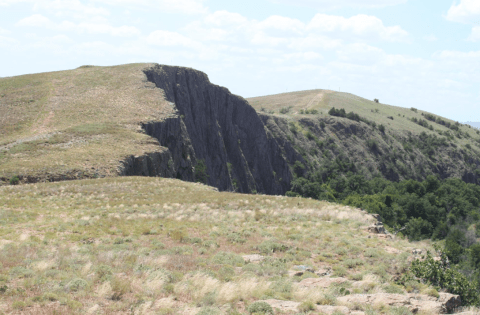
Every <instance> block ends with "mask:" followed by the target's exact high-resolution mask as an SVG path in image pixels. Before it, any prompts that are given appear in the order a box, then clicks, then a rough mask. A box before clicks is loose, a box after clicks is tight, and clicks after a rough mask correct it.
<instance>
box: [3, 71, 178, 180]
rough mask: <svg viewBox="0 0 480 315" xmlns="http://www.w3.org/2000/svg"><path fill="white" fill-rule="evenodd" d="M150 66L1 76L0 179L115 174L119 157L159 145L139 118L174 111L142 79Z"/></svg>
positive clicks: (164, 115)
mask: <svg viewBox="0 0 480 315" xmlns="http://www.w3.org/2000/svg"><path fill="white" fill-rule="evenodd" d="M148 66H150V65H149V64H130V65H123V66H116V67H93V66H83V67H80V68H78V69H75V70H69V71H59V72H49V73H39V74H30V75H23V76H18V77H11V78H0V178H3V179H4V180H5V179H9V178H11V177H12V176H14V175H19V174H24V175H27V174H28V175H29V176H32V177H35V176H39V177H42V176H43V177H45V176H47V175H46V174H50V176H54V175H55V174H63V175H67V174H68V176H69V177H70V178H72V177H73V178H75V177H80V178H81V177H94V176H109V175H115V174H116V171H117V167H118V165H119V161H121V160H123V159H124V158H125V156H127V155H136V154H143V153H144V152H154V151H158V150H160V148H159V146H158V143H157V142H156V141H155V140H154V139H152V138H150V137H147V136H146V135H143V134H141V133H139V132H138V131H139V129H140V127H139V122H142V121H150V120H160V119H162V118H165V117H168V116H169V115H171V114H172V113H173V111H174V110H173V106H172V105H171V104H169V103H168V102H166V101H164V98H163V95H162V91H161V90H159V89H155V88H154V84H152V83H150V82H148V81H147V80H146V77H145V74H144V73H143V71H142V70H143V69H145V68H146V67H148ZM119 143H121V145H119ZM77 173H78V174H79V175H77Z"/></svg>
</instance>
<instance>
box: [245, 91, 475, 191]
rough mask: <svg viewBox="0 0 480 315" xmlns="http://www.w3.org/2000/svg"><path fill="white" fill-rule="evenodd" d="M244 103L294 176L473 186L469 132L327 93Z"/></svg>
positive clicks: (443, 120)
mask: <svg viewBox="0 0 480 315" xmlns="http://www.w3.org/2000/svg"><path fill="white" fill-rule="evenodd" d="M248 101H249V102H250V104H251V105H252V106H253V107H254V108H255V109H256V110H257V112H258V113H259V114H260V116H261V117H262V119H263V121H264V124H265V126H266V127H267V129H268V130H270V131H271V132H272V136H273V137H275V138H276V139H277V141H278V142H279V143H281V144H283V146H284V147H285V148H288V147H290V146H292V147H293V148H294V149H295V152H297V153H298V155H297V156H291V157H290V159H289V163H290V165H293V164H294V163H297V166H298V167H297V171H298V174H297V175H302V176H303V175H305V174H306V173H307V172H311V171H315V170H318V169H322V168H323V169H325V168H327V169H328V171H327V173H328V172H334V173H337V172H340V173H345V174H346V173H348V172H352V171H353V172H355V173H359V174H363V175H365V176H366V177H367V178H369V177H372V176H378V175H380V176H382V177H384V178H386V179H389V180H393V181H399V180H402V179H417V180H422V179H424V178H425V177H426V176H427V175H429V174H438V175H439V176H440V177H441V178H449V177H457V178H462V179H463V180H465V181H467V182H475V183H478V182H479V177H478V175H477V174H480V168H479V165H480V159H479V156H480V153H479V152H480V151H479V148H480V136H479V133H480V131H478V130H475V129H474V128H471V127H470V126H469V125H464V124H460V123H458V122H455V121H453V120H449V119H447V118H443V117H440V116H437V115H434V114H431V113H428V112H423V111H421V110H418V109H415V108H402V107H397V106H392V105H386V104H381V103H377V102H376V101H372V100H367V99H364V98H361V97H358V96H356V95H352V94H349V93H341V92H335V91H331V90H309V91H299V92H292V93H283V94H277V95H269V96H262V97H254V98H249V99H248ZM332 108H335V109H336V111H335V113H333V111H332ZM332 113H333V115H331V114H332ZM297 161H298V162H297ZM298 163H301V165H299V164H298ZM339 165H340V166H339ZM346 165H349V166H348V167H346ZM302 166H303V167H302Z"/></svg>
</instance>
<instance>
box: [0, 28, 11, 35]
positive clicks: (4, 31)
mask: <svg viewBox="0 0 480 315" xmlns="http://www.w3.org/2000/svg"><path fill="white" fill-rule="evenodd" d="M0 34H10V31H9V30H6V29H4V28H1V27H0Z"/></svg>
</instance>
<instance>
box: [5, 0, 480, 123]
mask: <svg viewBox="0 0 480 315" xmlns="http://www.w3.org/2000/svg"><path fill="white" fill-rule="evenodd" d="M132 62H157V63H162V64H173V65H180V66H186V67H192V68H196V69H199V70H202V71H204V72H206V73H207V74H208V75H209V77H210V80H211V81H212V82H213V83H215V84H219V85H223V86H226V87H228V88H229V89H230V90H231V91H232V92H233V93H236V94H239V95H241V96H244V97H250V96H259V95H267V94H276V93H281V92H285V91H296V90H306V89H315V88H323V89H332V90H339V89H340V90H341V91H345V92H350V93H353V94H356V95H359V96H362V97H365V98H369V99H373V98H379V99H380V101H381V102H383V103H387V104H392V105H398V106H404V107H417V108H420V109H423V110H427V111H430V112H433V113H436V114H439V115H442V116H446V117H449V118H452V119H455V120H458V121H468V120H470V121H480V111H479V104H480V0H459V1H458V0H457V1H455V2H454V1H453V0H334V1H329V0H295V1H294V0H243V1H228V0H91V1H79V0H35V1H34V0H0V76H2V77H5V76H14V75H20V74H25V73H34V72H44V71H54V70H64V69H72V68H76V67H78V66H80V65H86V64H92V65H116V64H124V63H132Z"/></svg>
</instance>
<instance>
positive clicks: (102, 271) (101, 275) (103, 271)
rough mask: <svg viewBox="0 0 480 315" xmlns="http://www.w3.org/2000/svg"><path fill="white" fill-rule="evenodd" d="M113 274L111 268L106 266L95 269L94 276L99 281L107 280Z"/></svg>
mask: <svg viewBox="0 0 480 315" xmlns="http://www.w3.org/2000/svg"><path fill="white" fill-rule="evenodd" d="M112 274H113V272H112V268H111V267H110V266H107V265H100V266H98V267H97V270H96V271H95V275H96V276H97V278H98V279H99V280H100V281H105V280H107V279H108V278H109V277H110V276H111V275H112Z"/></svg>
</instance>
